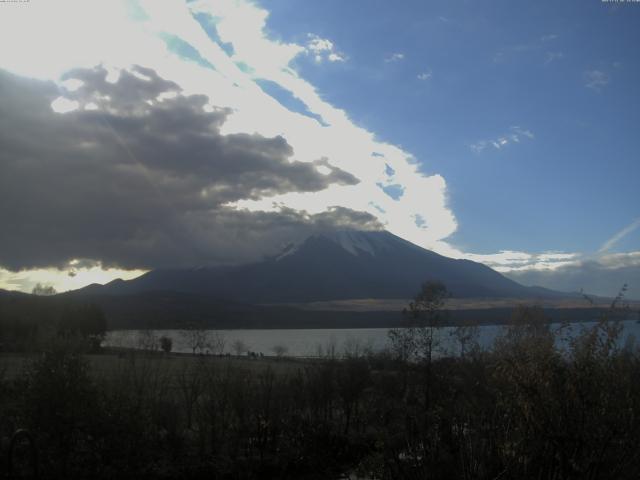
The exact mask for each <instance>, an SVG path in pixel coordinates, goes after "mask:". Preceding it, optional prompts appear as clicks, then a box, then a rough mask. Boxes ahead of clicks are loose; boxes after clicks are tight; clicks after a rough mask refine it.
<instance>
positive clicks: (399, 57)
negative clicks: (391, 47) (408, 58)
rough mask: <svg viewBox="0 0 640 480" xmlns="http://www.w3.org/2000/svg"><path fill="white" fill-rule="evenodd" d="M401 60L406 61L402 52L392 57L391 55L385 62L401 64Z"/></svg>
mask: <svg viewBox="0 0 640 480" xmlns="http://www.w3.org/2000/svg"><path fill="white" fill-rule="evenodd" d="M400 60H404V53H400V52H396V53H392V54H391V55H389V56H388V57H386V58H385V59H384V61H385V62H387V63H391V62H399V61H400Z"/></svg>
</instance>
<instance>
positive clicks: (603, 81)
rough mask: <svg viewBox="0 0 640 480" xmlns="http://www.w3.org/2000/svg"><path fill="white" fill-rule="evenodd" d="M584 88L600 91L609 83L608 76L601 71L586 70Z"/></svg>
mask: <svg viewBox="0 0 640 480" xmlns="http://www.w3.org/2000/svg"><path fill="white" fill-rule="evenodd" d="M583 77H584V86H585V87H587V88H590V89H592V90H595V91H597V92H599V91H601V90H602V89H603V88H604V87H606V86H607V85H608V84H609V82H610V81H611V77H610V76H609V74H607V73H606V72H604V71H602V70H588V71H586V72H584V76H583Z"/></svg>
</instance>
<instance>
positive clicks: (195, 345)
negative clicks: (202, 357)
mask: <svg viewBox="0 0 640 480" xmlns="http://www.w3.org/2000/svg"><path fill="white" fill-rule="evenodd" d="M182 337H183V338H184V340H185V342H186V344H187V346H188V347H189V348H190V349H191V353H192V354H193V355H195V354H196V353H203V352H204V350H205V348H206V347H207V331H206V330H205V329H203V328H198V327H196V326H192V328H188V329H187V330H183V331H182Z"/></svg>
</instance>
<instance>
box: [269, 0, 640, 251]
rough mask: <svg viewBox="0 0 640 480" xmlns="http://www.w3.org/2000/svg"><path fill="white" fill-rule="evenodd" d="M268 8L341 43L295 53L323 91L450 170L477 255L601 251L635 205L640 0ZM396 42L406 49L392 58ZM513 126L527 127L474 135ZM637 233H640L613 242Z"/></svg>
mask: <svg viewBox="0 0 640 480" xmlns="http://www.w3.org/2000/svg"><path fill="white" fill-rule="evenodd" d="M262 5H263V6H265V7H266V8H268V9H269V11H270V16H269V21H268V24H267V26H268V28H269V31H270V33H271V35H273V36H274V37H276V38H281V39H282V40H283V41H286V42H296V41H297V42H302V41H304V40H305V36H306V34H307V32H317V34H318V35H319V36H321V37H326V38H330V39H331V40H332V41H333V42H334V43H335V44H336V46H337V47H338V48H339V49H340V50H341V51H342V52H344V53H345V55H347V56H348V60H347V61H346V62H334V63H331V64H330V65H326V64H318V63H317V62H315V61H314V60H313V59H312V58H309V57H299V58H298V59H297V60H296V66H297V68H298V71H299V72H300V73H301V75H302V76H303V77H305V78H307V79H309V80H310V81H311V82H312V83H313V84H314V85H316V86H317V87H318V89H319V90H320V91H321V92H322V96H323V98H325V99H327V100H328V101H329V102H331V103H332V104H334V105H336V106H338V107H340V108H344V109H345V110H346V111H348V112H349V114H350V115H351V117H352V118H353V119H354V121H355V122H356V123H358V124H359V125H362V126H364V127H365V128H367V129H369V130H371V131H373V132H375V133H376V134H377V135H378V136H379V137H380V138H382V139H384V140H387V141H390V142H393V143H395V144H400V145H402V146H403V147H404V148H406V149H407V150H408V151H409V152H411V153H412V154H413V155H414V156H415V158H416V159H417V160H418V161H419V163H420V165H421V169H422V170H423V171H425V172H428V173H434V172H437V173H440V174H442V175H443V176H444V177H445V179H446V180H447V186H448V191H449V201H450V205H451V207H452V209H453V211H454V212H455V214H456V217H457V218H458V221H459V227H458V230H457V231H456V233H455V234H454V235H452V236H451V237H450V241H451V242H452V243H455V244H456V245H458V246H460V247H462V248H463V249H465V250H472V251H476V252H482V253H490V252H492V251H495V250H496V247H497V246H498V245H500V247H498V248H505V249H514V250H525V251H541V250H548V249H553V250H563V251H582V252H595V251H596V250H598V249H599V247H600V246H601V244H602V243H603V242H604V241H605V240H606V239H607V238H609V236H611V235H612V234H613V233H615V232H616V231H617V230H619V229H621V228H623V227H624V226H625V225H627V224H628V223H630V222H632V221H633V220H634V219H635V218H636V217H638V216H639V215H640V212H639V210H638V203H639V202H638V200H639V199H640V195H639V194H638V179H639V178H640V161H638V160H639V159H638V151H640V136H639V135H637V132H638V131H640V114H639V113H638V112H640V94H639V93H638V85H640V68H639V67H640V65H639V63H640V56H638V52H637V48H636V47H635V46H636V45H638V44H640V28H639V27H640V6H637V5H635V4H617V5H616V6H615V7H612V6H610V4H605V3H601V2H596V1H593V2H584V1H579V2H578V1H574V2H512V1H499V2H498V1H497V2H449V1H447V2H422V1H416V2H400V3H397V2H385V1H379V2H367V4H366V5H364V4H363V3H361V2H343V1H329V2H309V3H307V4H305V8H298V7H299V3H298V2H293V1H287V0H281V1H270V2H263V3H262ZM394 53H396V54H398V53H399V54H402V55H403V58H401V59H397V60H395V61H385V60H389V59H390V57H391V56H392V55H393V54H394ZM425 72H426V73H427V74H428V78H427V79H425V80H419V79H418V75H420V74H421V73H425ZM595 72H598V73H595ZM594 79H595V84H594ZM590 85H591V86H590ZM514 126H519V127H520V128H522V129H526V130H528V131H530V132H532V134H533V135H534V138H533V139H529V138H527V137H524V138H522V139H521V141H520V142H519V143H517V144H513V143H512V144H509V145H506V146H505V147H504V148H501V149H500V150H497V149H495V148H492V147H490V146H489V147H487V148H485V149H483V150H482V151H481V152H474V151H473V150H472V148H470V146H471V145H474V144H476V143H478V142H481V141H483V140H484V141H487V140H492V139H496V138H499V137H501V136H503V135H505V134H508V133H509V132H510V129H511V127H514ZM639 246H640V235H638V234H637V233H636V235H629V236H627V237H626V238H625V239H624V240H622V241H620V243H618V244H617V245H616V247H617V248H618V249H620V250H621V251H626V250H628V249H637V248H638V247H639Z"/></svg>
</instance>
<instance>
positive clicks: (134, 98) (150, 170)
mask: <svg viewBox="0 0 640 480" xmlns="http://www.w3.org/2000/svg"><path fill="white" fill-rule="evenodd" d="M638 27H640V3H638V2H605V1H601V0H586V1H585V0H575V1H569V0H567V1H563V2H557V1H536V2H524V1H522V2H513V1H509V0H496V1H493V2H473V1H464V0H460V1H433V2H425V1H404V2H386V1H374V0H367V1H364V0H354V1H349V2H345V1H341V0H340V1H339V0H327V1H324V2H299V1H294V0H272V1H267V0H264V1H247V0H218V1H192V2H186V3H185V2H182V1H177V0H167V1H163V2H153V1H150V0H149V1H144V0H140V1H113V2H92V1H87V0H83V1H77V2H72V1H61V2H46V1H44V0H30V1H29V2H16V3H11V2H6V3H1V4H0V42H2V45H6V46H8V48H3V49H0V127H1V128H0V145H2V148H1V149H0V222H1V224H2V225H3V227H2V235H0V288H7V289H16V290H24V291H30V290H31V289H32V288H33V286H34V285H35V284H36V283H42V284H46V285H51V286H53V287H55V288H56V289H57V290H59V291H63V290H68V289H73V288H78V287H81V286H84V285H86V284H88V283H93V282H98V283H103V282H106V281H109V280H111V279H114V278H118V277H120V278H133V277H135V276H137V275H140V274H141V273H142V272H144V271H147V270H150V269H154V268H166V267H185V266H189V267H191V266H201V265H217V264H234V263H243V262H248V261H254V260H257V259H260V258H262V257H263V256H264V255H269V254H274V253H276V252H277V251H278V250H279V249H282V248H283V247H284V246H285V245H286V244H287V243H289V242H292V241H300V240H301V239H303V238H304V237H305V236H306V235H309V234H310V233H313V232H314V231H317V230H323V229H332V228H338V229H344V228H357V229H365V230H366V229H381V228H384V229H387V230H389V231H390V232H392V233H394V234H396V235H398V236H400V237H402V238H405V239H407V240H409V241H411V242H413V243H416V244H418V245H420V246H423V247H425V248H428V249H431V250H434V251H436V252H438V253H441V254H443V255H447V256H451V257H455V258H467V259H471V260H476V261H481V262H483V263H486V264H487V265H489V266H491V267H492V268H495V269H496V270H498V271H501V272H503V273H505V274H506V275H508V276H510V277H511V278H513V279H515V280H517V281H520V282H522V283H525V284H538V285H543V286H548V287H550V288H557V289H561V290H571V291H575V290H578V289H580V288H584V289H585V290H586V291H589V292H591V293H595V294H603V295H613V294H615V293H616V292H617V291H618V289H619V288H620V287H621V286H622V284H624V283H628V284H629V286H630V288H629V295H630V296H631V297H635V298H640V285H639V284H640V208H639V207H638V205H640V202H639V201H638V200H640V195H639V194H638V179H640V161H639V159H638V153H637V152H638V151H640V136H638V135H637V132H638V131H639V130H640V94H639V93H638V87H637V86H638V85H639V84H640V82H639V80H640V56H639V55H638V54H637V45H638V44H640V42H639V41H640V28H638Z"/></svg>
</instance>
